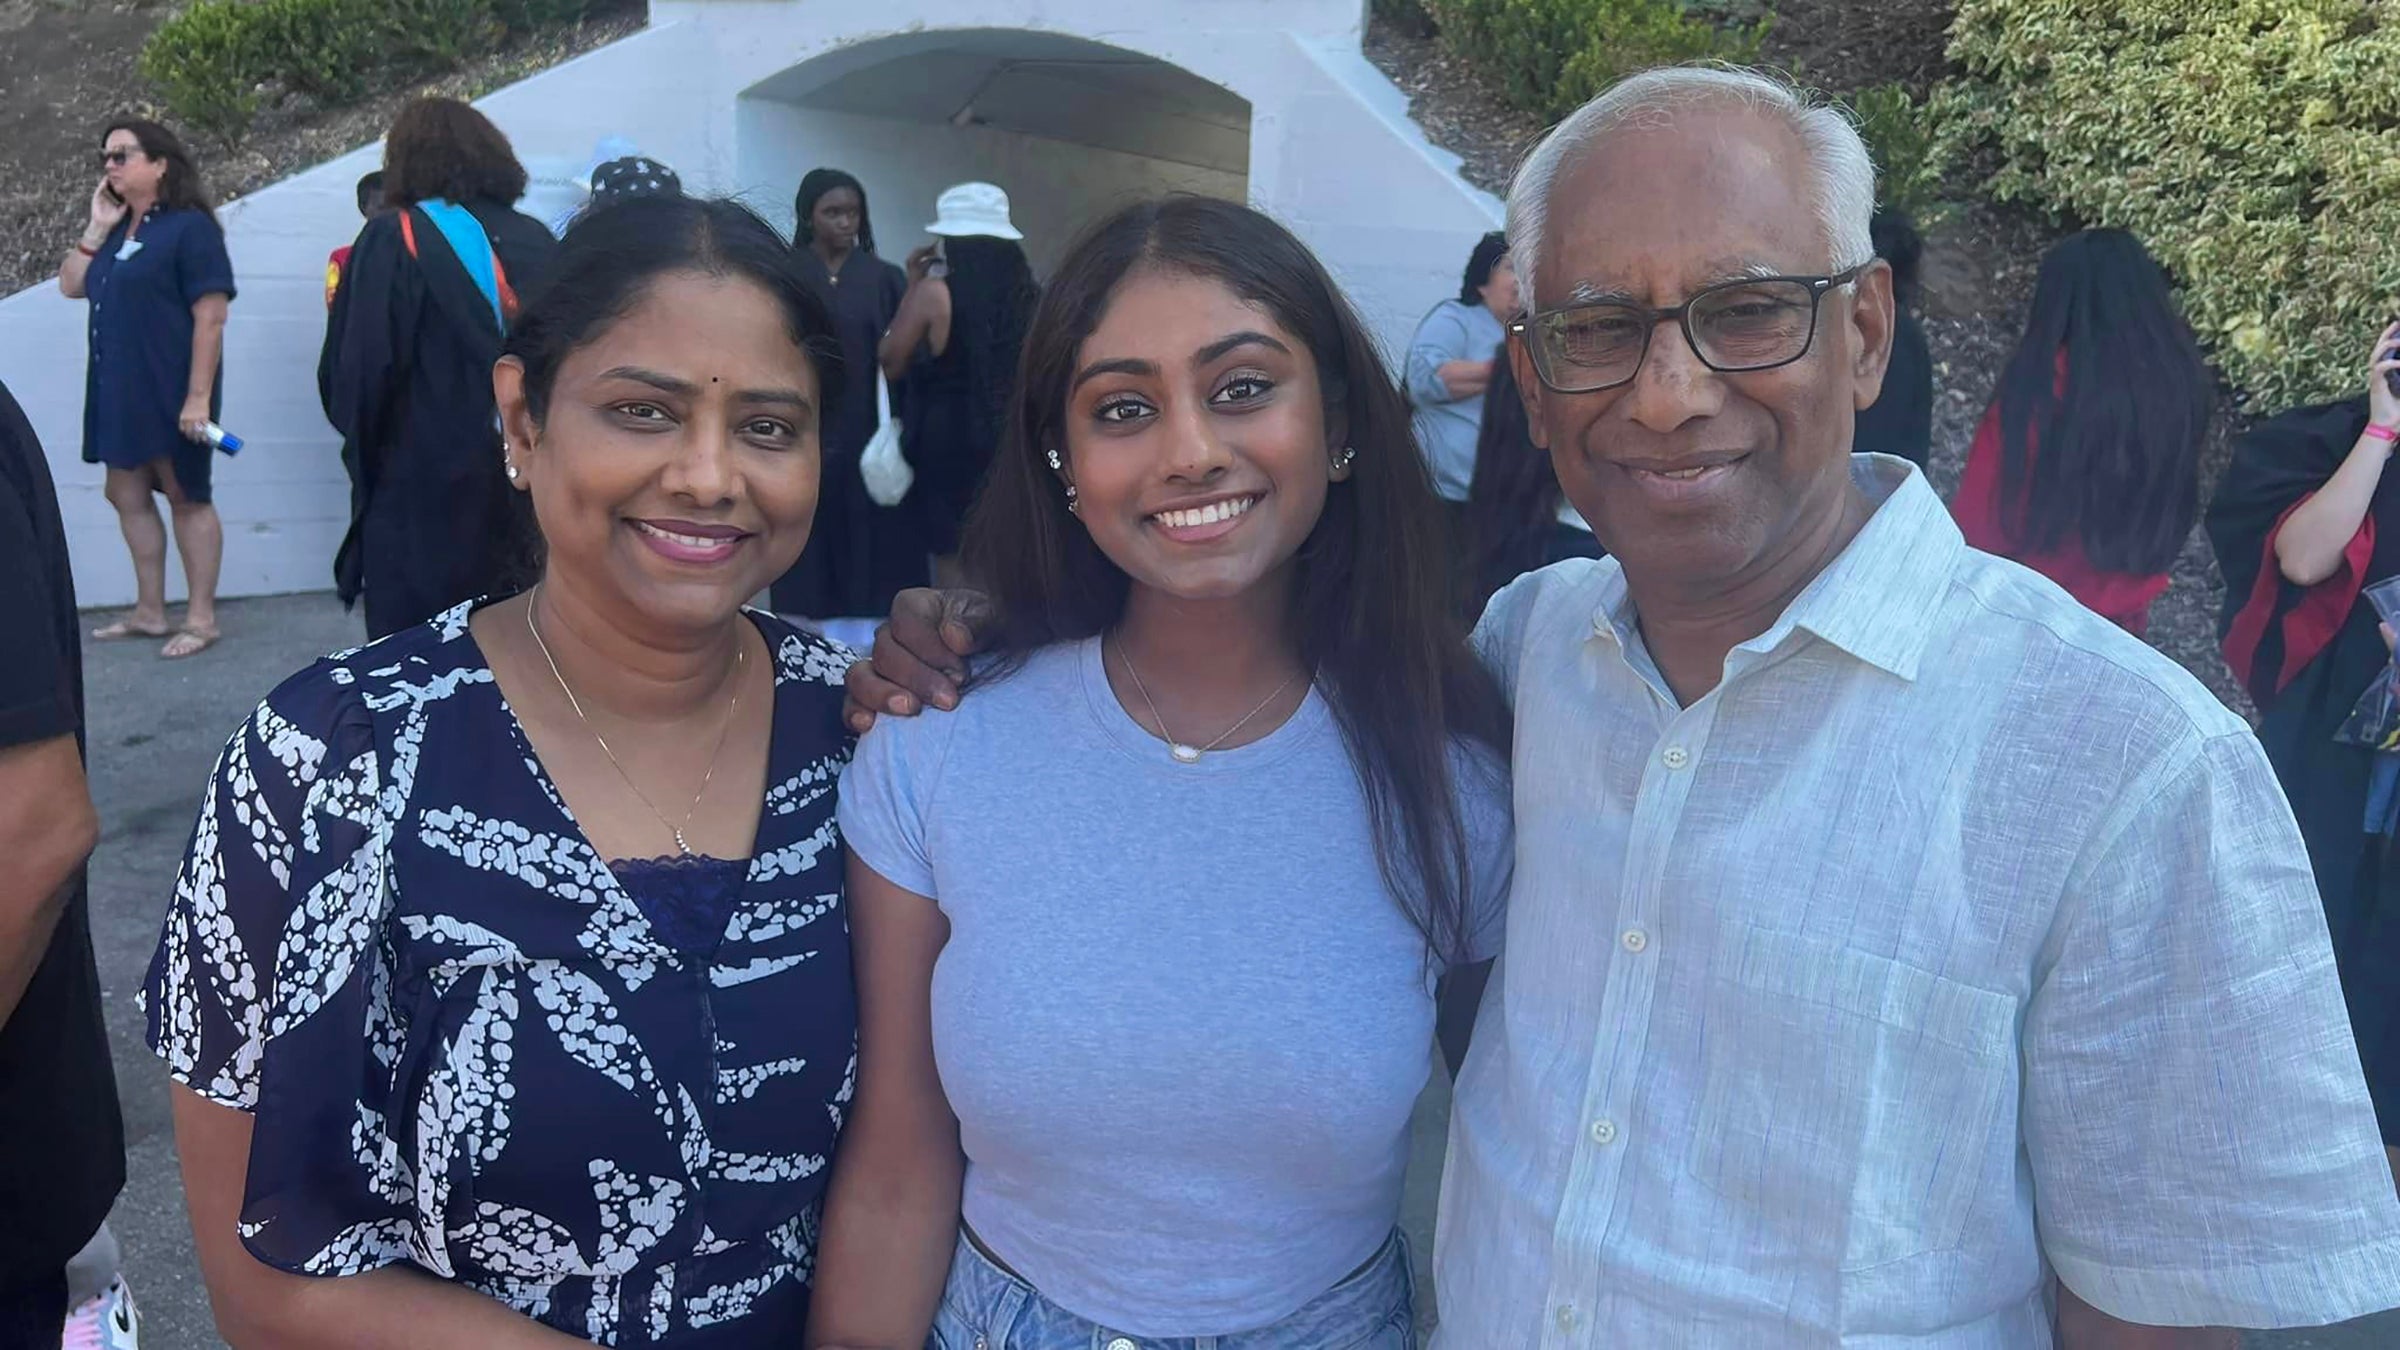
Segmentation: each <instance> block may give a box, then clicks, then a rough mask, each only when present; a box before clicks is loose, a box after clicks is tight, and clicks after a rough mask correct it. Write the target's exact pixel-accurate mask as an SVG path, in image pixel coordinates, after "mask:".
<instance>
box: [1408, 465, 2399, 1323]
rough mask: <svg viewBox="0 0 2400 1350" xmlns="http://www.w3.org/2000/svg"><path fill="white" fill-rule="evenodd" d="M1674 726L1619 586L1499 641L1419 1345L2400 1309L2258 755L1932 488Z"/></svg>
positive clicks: (2213, 708) (2370, 1143)
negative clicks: (1461, 1034)
mask: <svg viewBox="0 0 2400 1350" xmlns="http://www.w3.org/2000/svg"><path fill="white" fill-rule="evenodd" d="M1858 474H1859V477H1860V481H1861V485H1862V487H1864V488H1865V490H1866V491H1867V492H1868V493H1869V495H1870V496H1871V497H1872V498H1873V499H1874V500H1875V501H1876V504H1877V506H1876V510H1875V513H1874V516H1873V517H1872V519H1871V520H1870V521H1869V522H1868V524H1867V525H1866V526H1865V528H1864V529H1863V530H1862V532H1861V533H1860V534H1859V535H1858V537H1857V538H1856V539H1855V540H1854V541H1853V542H1852V543H1851V544H1850V546H1849V547H1848V548H1847V550H1845V552H1844V553H1843V554H1842V555H1841V556H1840V557H1839V558H1838V559H1837V560H1836V561H1835V562H1834V564H1833V565H1832V566H1831V567H1830V568H1828V569H1827V570H1826V571H1825V572H1824V573H1823V574H1822V575H1820V576H1819V577H1818V578H1817V579H1816V581H1815V582H1814V583H1812V584H1811V585H1810V587H1809V588H1808V589H1807V590H1806V591H1805V592H1804V593H1803V594H1802V595H1801V596H1800V597H1799V598H1798V599H1797V600H1795V601H1794V603H1793V604H1792V605H1791V607H1790V608H1789V610H1788V611H1787V612H1786V613H1785V614H1784V616H1783V617H1782V619H1781V620H1780V621H1779V622H1778V623H1777V624H1776V625H1775V626H1774V627H1772V628H1771V629H1769V630H1768V631H1767V632H1766V633H1764V634H1762V635H1761V636H1759V637H1758V638H1756V639H1754V640H1752V641H1750V642H1747V643H1744V644H1742V645H1741V646H1740V647H1738V648H1736V649H1735V650H1734V651H1733V653H1732V654H1731V655H1730V656H1729V658H1728V659H1727V661H1726V668H1725V675H1724V679H1723V682H1722V683H1721V684H1719V685H1718V686H1717V688H1716V689H1715V690H1713V691H1712V692H1710V693H1709V694H1708V695H1706V696H1705V697H1703V698H1701V699H1699V700H1698V701H1696V702H1694V703H1693V704H1692V705H1691V706H1690V707H1688V708H1685V707H1680V706H1678V704H1677V702H1676V700H1675V698H1674V697H1673V695H1672V694H1671V693H1670V692H1669V691H1668V689H1667V687H1666V684H1665V681H1664V680H1663V679H1662V678H1661V677H1660V676H1659V674H1658V672H1657V669H1656V667H1655V666H1654V664H1653V663H1652V662H1651V660H1650V657H1649V655H1648V653H1647V652H1646V650H1645V649H1644V647H1643V645H1642V640H1641V637H1640V634H1639V631H1638V627H1637V621H1636V616H1635V614H1634V611H1633V608H1632V605H1631V602H1630V600H1629V597H1628V595H1627V591H1626V587H1625V582H1624V577H1623V574H1622V573H1621V571H1619V569H1618V568H1617V566H1616V564H1615V563H1613V562H1608V561H1601V562H1587V561H1575V562H1567V563H1561V564H1559V565H1557V566H1555V567H1552V568H1549V569H1546V570H1545V571H1542V572H1539V573H1535V574H1532V575H1530V576H1527V577H1525V578H1523V579H1521V580H1520V581H1518V582H1517V583H1515V584H1514V585H1512V586H1511V587H1509V588H1508V589H1507V590H1505V591H1503V592H1502V593H1501V594H1500V595H1499V596H1497V597H1496V598H1495V599H1494V600H1493V602H1492V605H1491V608H1490V609H1489V611H1487V613H1486V615H1485V617H1484V622H1483V625H1482V627H1481V629H1480V630H1479V632H1478V642H1479V643H1480V644H1481V645H1482V647H1483V650H1484V653H1485V656H1486V659H1487V660H1488V661H1489V662H1490V663H1491V664H1492V665H1493V667H1494V669H1495V670H1496V671H1497V672H1498V673H1499V674H1500V676H1501V678H1502V682H1503V684H1504V686H1505V687H1507V688H1508V689H1509V690H1510V691H1511V697H1512V699H1513V702H1514V705H1515V709H1516V746H1515V758H1516V764H1515V773H1516V827H1517V864H1516V873H1515V886H1514V892H1513V895H1512V898H1511V902H1510V912H1509V920H1508V933H1507V940H1506V946H1505V954H1504V955H1503V957H1502V959H1501V963H1500V969H1499V972H1498V974H1497V976H1496V977H1495V979H1494V981H1493V983H1492V986H1491V988H1490V990H1489V993H1488V995H1487V997H1486V1000H1485V1003H1484V1006H1483V1012H1482V1018H1481V1022H1480V1024H1479V1026H1478V1028H1477V1032H1476V1040H1475V1045H1474V1049H1473V1052H1472V1054H1471V1055H1470V1056H1469V1059H1468V1062H1467V1065H1466V1068H1465V1071H1464V1074H1463V1075H1462V1077H1461V1080H1460V1082H1459V1084H1458V1088H1457V1096H1456V1105H1455V1108H1454V1112H1453V1117H1452V1126H1451V1136H1450V1149H1449V1163H1448V1171H1447V1174H1446V1176H1445V1180H1444V1186H1443V1195H1442V1206H1441V1221H1440V1234H1439V1240H1438V1243H1437V1256H1436V1264H1435V1269H1436V1278H1437V1288H1438V1293H1439V1296H1440V1303H1441V1315H1442V1320H1441V1326H1440V1330H1439V1332H1438V1333H1437V1335H1436V1339H1435V1346H1436V1347H1437V1350H1495V1348H1496V1347H1503V1346H1505V1347H1510V1350H1516V1348H1518V1347H1535V1346H1539V1347H1555V1348H1557V1350H1568V1348H1570V1347H1574V1348H1578V1350H1580V1348H1582V1347H1593V1348H1597V1347H1603V1346H1608V1347H1615V1346H1641V1347H1644V1350H1656V1348H1657V1347H1674V1346H1744V1347H1767V1346H1773V1347H1777V1350H1786V1348H1788V1347H1802V1346H1845V1347H1849V1346H1873V1347H1877V1348H1878V1350H1898V1348H1899V1347H1911V1348H1912V1350H1913V1348H1915V1347H1942V1348H1943V1350H1966V1348H1968V1347H1991V1348H1992V1350H2003V1348H2005V1350H2025V1348H2026V1347H2041V1346H2047V1345H2048V1344H2049V1343H2050V1335H2051V1333H2050V1329H2049V1313H2048V1311H2047V1308H2046V1300H2045V1286H2046V1283H2047V1279H2048V1277H2049V1276H2050V1275H2051V1274H2052V1273H2053V1272H2055V1273H2056V1274H2057V1275H2058V1276H2059V1277H2061V1278H2063V1280H2064V1281H2065V1282H2066V1284H2067V1285H2068V1286H2069V1287H2070V1288H2072V1289H2074V1290H2075V1291H2076V1292H2077V1293H2078V1294H2079V1295H2081V1296H2082V1297H2083V1298H2084V1299H2085V1300H2087V1301H2088V1302H2090V1303H2092V1304H2093V1305H2094V1306H2095V1307H2098V1308H2099V1309H2101V1310H2102V1311H2104V1312H2107V1313H2109V1314H2111V1315H2113V1316H2116V1317H2119V1318H2123V1319H2125V1320H2127V1321H2132V1322H2137V1323H2149V1324H2159V1325H2232V1326H2275V1325H2302V1324H2316V1323H2324V1322H2331V1321H2336V1320H2341V1319H2344V1318H2348V1317H2353V1316H2358V1315H2361V1314H2364V1313H2367V1312H2371V1311H2374V1310H2377V1309H2380V1308H2384V1307H2388V1306H2392V1305H2394V1304H2400V1203H2396V1202H2395V1200H2394V1196H2393V1188H2392V1177H2391V1173H2390V1171H2389V1169H2388V1167H2387V1165H2386V1163H2385V1160H2384V1154H2383V1150H2382V1147H2381V1144H2380V1141H2379V1138H2378V1135H2377V1132H2376V1126H2375V1120H2374V1117H2373V1112H2372V1108H2371V1107H2370V1105H2369V1103H2368V1099H2367V1095H2366V1090H2365V1086H2364V1083H2363V1081H2362V1078H2361V1075H2360V1072H2359V1062H2358V1056H2357V1052H2356V1050H2355V1048H2354V1047H2353V1045H2352V1042H2351V1037H2350V1028H2349V1023H2348V1020H2347V1017H2346V1015H2345V1013H2344V1010H2343V1004H2342V996H2341V991H2340V988H2339V985H2338V982H2337V979H2336V976H2335V972H2334V964H2333V957H2332V953H2331V949H2330V947H2329V945H2328V942H2327V939H2326V929H2325V922H2324V918H2323V915H2322V912H2321V910H2320V908H2319V905H2318V901H2317V896H2316V890H2315V886H2314V884H2313V882H2312V880H2311V877H2310V873H2309V865H2308V858H2307V855H2306V853H2305V852H2304V851H2303V848H2302V845H2301V841H2300V836H2299V832H2298V830H2297V829H2296V828H2295V826H2294V825H2293V822H2292V817H2291V812H2290V809H2289V807H2288V806H2287V805H2286V803H2285V801H2284V798H2283V795H2282V792H2281V791H2280V789H2279V788H2278V787H2277V785H2276V782H2275V779H2274V776H2273V774H2272V772H2271V770H2270V769H2269V767H2268V764H2267V761H2266V758H2265V756H2264V755H2263V754H2262V753H2261V751H2260V749H2259V746H2258V743H2257V741H2256V740H2255V739H2254V738H2253V737H2252V735H2251V734H2250V731H2249V730H2248V728H2247V727H2246V726H2245V725H2244V724H2243V723H2242V722H2241V721H2240V719H2238V718H2237V717H2235V716H2234V715H2233V714H2232V713H2230V712H2228V711H2227V710H2226V709H2225V708H2224V707H2223V706H2222V705H2221V704H2219V703H2218V702H2217V700H2216V699H2214V698H2213V697H2212V696H2210V695H2209V693H2208V692H2207V691H2206V690H2205V689H2203V688H2202V687H2201V686H2200V684H2199V683H2198V682H2197V681H2195V680H2193V679H2192V678H2191V677H2190V676H2189V675H2187V674H2186V673H2185V672H2183V671H2182V670H2181V669H2180V668H2178V667H2176V666H2175V665H2174V664H2172V663H2171V662H2169V661H2168V660H2167V659H2166V658H2164V657H2162V656H2160V655H2158V654H2157V653H2155V652H2153V651H2151V650H2150V649H2149V648H2147V647H2145V646H2144V645H2142V644H2141V643H2140V642H2139V641H2137V640H2135V639H2134V638H2132V637H2130V636H2128V635H2127V634H2126V633H2124V632H2123V631H2122V630H2120V629H2118V628H2117V627H2116V626H2115V625H2113V624H2111V623H2109V622H2108V621H2106V620H2104V619H2101V618H2099V617H2098V616H2096V615H2094V614H2092V613H2090V612H2088V611H2086V610H2084V609H2083V608H2081V607H2080V606H2078V605H2077V604H2076V603H2075V602H2074V601H2073V600H2071V599H2070V598H2068V596H2067V595H2066V594H2065V592H2063V591H2061V590H2059V589H2058V588H2057V587H2055V586H2053V585H2051V584H2050V583H2049V582H2047V581H2045V580H2043V579H2042V578H2040V577H2039V576H2036V575H2035V574H2034V573H2032V572H2030V571H2027V570H2025V569H2023V568H2021V567H2018V566H2015V565H2014V564H2011V563H2008V562H2004V561H2002V560H2000V559H1997V558H1993V557H1990V556H1988V555H1985V554H1982V553H1978V552H1975V551H1973V550H1971V549H1968V548H1967V547H1966V546H1965V544H1964V542H1963V541H1962V539H1961V538H1960V536H1959V533H1958V531H1957V529H1956V528H1955V527H1954V526H1953V525H1952V524H1951V521H1950V518H1949V516H1948V515H1947V513H1946V512H1945V511H1944V509H1943V507H1942V504H1941V502H1940V501H1939V500H1938V499H1937V498H1936V497H1935V495H1934V493H1933V491H1932V489H1931V488H1930V487H1928V486H1927V485H1926V483H1925V481H1924V479H1923V478H1922V477H1921V476H1920V475H1918V474H1916V473H1915V472H1914V471H1913V470H1909V469H1908V468H1907V466H1905V465H1903V464H1901V463H1900V462H1899V461H1897V460H1889V459H1881V458H1877V457H1861V458H1860V460H1859V463H1858Z"/></svg>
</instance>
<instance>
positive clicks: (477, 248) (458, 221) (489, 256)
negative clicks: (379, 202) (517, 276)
mask: <svg viewBox="0 0 2400 1350" xmlns="http://www.w3.org/2000/svg"><path fill="white" fill-rule="evenodd" d="M417 209H418V210H420V211H423V212H424V213H425V216H426V218H427V219H428V220H431V221H432V222H433V224H434V228H436V229H438V230H440V231H441V232H442V238H443V239H444V240H445V241H447V242H448V243H449V245H450V251H451V253H453V254H455V255H457V257H458V261H459V264H460V265H461V266H463V267H465V268H466V269H467V279H468V280H470V281H472V282H474V283H475V289H476V290H478V291H480V292H482V293H483V299H484V302H485V303H486V304H488V305H490V306H491V307H492V322H493V323H495V324H498V325H499V327H500V331H501V332H503V333H506V332H507V331H508V316H507V315H506V314H504V313H503V312H502V311H501V308H500V277H499V272H498V269H497V268H496V267H495V266H494V262H495V259H494V256H493V253H492V240H491V236H490V235H487V234H485V233H484V232H483V222H482V221H479V220H477V219H475V216H474V213H473V212H471V211H469V210H467V208H465V207H463V206H460V205H459V204H458V203H456V202H446V201H443V200H441V199H440V198H436V197H429V198H427V199H425V200H424V201H421V202H418V203H417Z"/></svg>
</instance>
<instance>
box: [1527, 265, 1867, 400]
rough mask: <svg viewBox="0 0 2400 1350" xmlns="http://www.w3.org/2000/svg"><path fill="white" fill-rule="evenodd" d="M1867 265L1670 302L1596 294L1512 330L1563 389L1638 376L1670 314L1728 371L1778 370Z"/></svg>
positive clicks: (1752, 281) (1545, 375)
mask: <svg viewBox="0 0 2400 1350" xmlns="http://www.w3.org/2000/svg"><path fill="white" fill-rule="evenodd" d="M1866 270H1867V264H1865V263H1861V264H1859V265H1858V266H1856V267H1853V268H1850V269H1849V270H1848V271H1844V272H1837V273H1835V274H1834V275H1832V276H1823V277H1745V278H1743V279H1742V280H1740V281H1726V282H1719V283H1718V284H1716V285H1714V286H1708V287H1703V288H1702V289H1700V290H1698V291H1694V292H1693V293H1692V295H1691V297H1690V298H1689V299H1687V300H1685V301H1684V302H1683V303H1682V304H1680V305H1675V306H1672V307H1670V308H1666V309H1653V308H1651V307H1649V306H1647V305H1630V304H1626V303H1624V302H1623V301H1619V300H1595V301H1592V302H1591V303H1588V304H1580V305H1566V306H1563V307H1561V308H1558V309H1553V310H1545V311H1543V312H1541V313H1539V314H1535V315H1534V316H1533V317H1532V318H1530V319H1520V320H1518V321H1517V322H1515V323H1512V324H1510V325H1509V326H1508V330H1509V331H1510V332H1512V333H1514V334H1516V335H1517V336H1518V337H1520V338H1522V339H1524V340H1525V343H1526V346H1527V347H1529V348H1530V349H1531V350H1532V352H1533V369H1534V373H1535V374H1537V375H1540V376H1541V377H1542V383H1543V384H1545V385H1547V386H1549V387H1550V388H1551V389H1552V390H1554V391H1556V392H1558V393H1561V394H1590V393H1597V392H1599V391H1600V390H1603V389H1614V388H1617V387H1618V386H1620V385H1626V384H1631V383H1633V377H1634V376H1635V375H1638V374H1640V373H1641V369H1642V361H1643V358H1645V357H1647V356H1648V355H1649V354H1650V335H1651V334H1653V333H1655V332H1657V331H1658V326H1659V325H1660V324H1662V323H1665V322H1667V321H1668V320H1670V319H1672V320H1674V321H1675V325H1676V326H1677V327H1678V328H1681V329H1682V330H1683V340H1684V341H1685V342H1688V343H1690V344H1691V348H1692V353H1693V355H1695V356H1698V357H1699V358H1700V363H1701V364H1702V365H1704V366H1707V367H1708V368H1709V369H1710V370H1713V371H1717V372H1719V373H1720V374H1727V375H1733V374H1741V373H1744V372H1748V371H1755V370H1773V369H1774V368H1775V367H1777V366H1788V365H1790V364H1791V363H1792V362H1794V361H1797V360H1799V359H1800V358H1801V357H1803V356H1806V355H1808V349H1809V347H1810V345H1811V344H1813V343H1814V342H1815V341H1816V339H1817V302H1818V301H1820V300H1823V299H1824V298H1825V293H1826V292H1827V291H1830V290H1832V289H1833V288H1834V287H1836V286H1847V285H1849V284H1850V283H1851V282H1853V281H1856V280H1857V279H1858V274H1859V273H1861V272H1864V271H1866Z"/></svg>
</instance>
